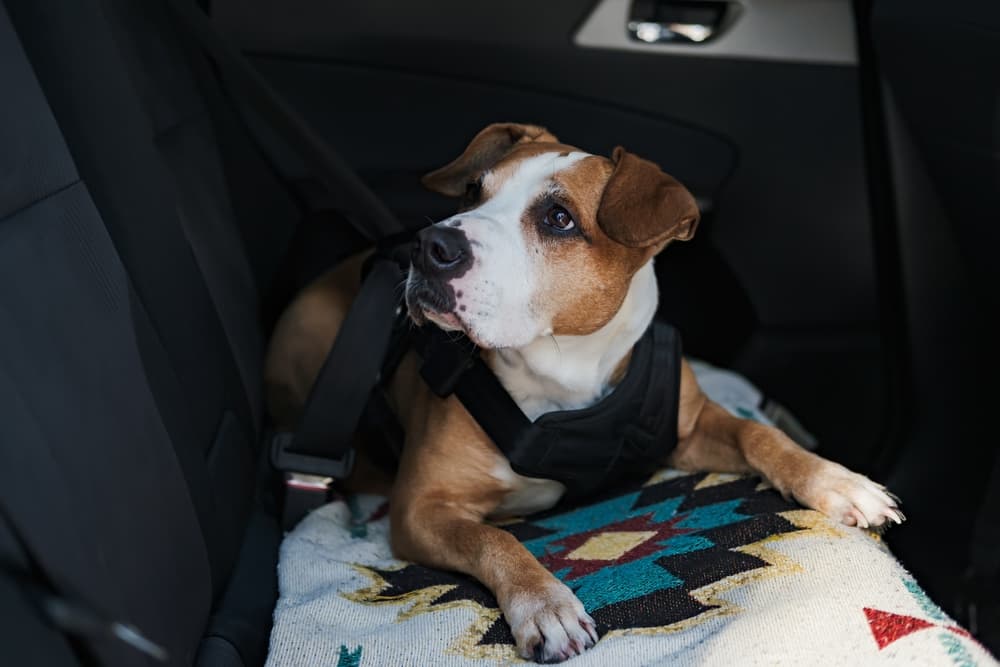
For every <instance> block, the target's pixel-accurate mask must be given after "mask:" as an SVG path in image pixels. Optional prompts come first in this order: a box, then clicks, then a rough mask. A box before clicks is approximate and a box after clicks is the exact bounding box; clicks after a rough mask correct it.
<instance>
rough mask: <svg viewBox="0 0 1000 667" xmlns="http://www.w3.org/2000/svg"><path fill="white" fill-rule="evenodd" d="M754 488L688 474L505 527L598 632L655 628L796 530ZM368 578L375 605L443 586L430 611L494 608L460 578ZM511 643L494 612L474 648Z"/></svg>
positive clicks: (420, 570)
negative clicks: (455, 606)
mask: <svg viewBox="0 0 1000 667" xmlns="http://www.w3.org/2000/svg"><path fill="white" fill-rule="evenodd" d="M758 484H759V480H757V479H752V478H733V477H727V476H719V475H688V476H683V477H680V478H674V479H666V480H663V481H656V482H652V483H649V484H647V485H644V486H641V487H638V488H636V487H634V486H633V487H632V488H630V489H629V488H626V489H618V490H617V494H615V492H614V491H611V492H609V493H608V494H607V495H605V496H603V497H599V498H596V499H595V500H594V502H593V504H590V505H587V506H585V507H572V508H566V507H558V508H556V509H554V510H551V511H549V512H547V513H544V514H539V515H535V516H532V517H530V518H528V519H526V520H523V521H517V522H514V523H510V524H507V525H504V526H503V528H504V530H507V531H508V532H510V533H511V534H513V535H514V536H515V537H517V538H518V540H520V541H521V542H523V543H524V545H525V547H526V548H527V549H528V550H529V551H530V552H531V553H532V554H533V555H534V556H535V557H536V558H538V560H539V562H541V563H542V565H544V566H545V567H546V568H547V569H548V570H549V571H550V572H552V573H553V574H555V575H556V576H557V577H559V578H560V579H561V580H562V581H563V582H565V583H566V585H567V586H569V587H570V589H572V590H573V592H574V593H576V595H577V597H579V598H580V601H581V602H583V605H584V607H586V609H587V611H588V613H590V615H591V616H593V617H594V619H595V621H596V622H597V626H598V631H599V633H600V634H602V635H603V634H605V633H607V632H610V631H613V630H619V629H622V630H627V629H637V628H662V627H667V626H671V625H674V624H677V623H682V622H686V621H689V620H691V619H695V618H697V617H701V616H703V615H704V614H706V613H707V612H710V611H712V610H713V609H714V608H716V607H717V606H718V605H719V604H721V603H719V602H718V601H712V600H708V599H703V598H701V597H700V596H698V595H693V594H692V593H693V592H694V591H697V590H699V589H701V588H703V587H705V586H708V585H711V584H713V583H715V582H719V581H722V580H725V579H727V578H729V577H732V576H734V575H740V574H746V573H749V572H754V571H760V570H763V569H768V568H770V567H772V564H771V563H770V562H768V561H767V560H766V559H765V558H761V557H759V556H758V555H755V553H753V552H750V551H745V550H743V547H745V546H746V545H750V544H754V543H757V542H759V541H761V540H764V539H769V538H772V539H773V538H775V537H777V536H780V535H788V534H791V533H797V532H799V531H801V530H803V528H802V527H801V526H799V525H796V524H795V523H793V522H792V521H790V520H789V519H788V518H786V517H784V516H782V513H783V512H787V511H789V510H794V509H797V507H796V505H795V504H794V503H790V502H788V501H786V500H785V499H783V498H782V497H781V496H780V495H778V494H777V493H775V492H774V491H772V490H765V489H762V488H759V487H758ZM369 572H371V574H372V576H373V577H374V578H376V579H377V580H378V582H380V583H378V584H377V585H376V586H375V587H373V589H372V593H373V594H374V595H376V596H377V598H378V600H381V601H388V600H392V599H405V598H406V597H408V596H410V595H413V594H415V593H417V592H418V591H421V590H428V589H431V588H433V587H440V588H439V590H442V591H446V592H444V593H443V594H441V595H439V596H437V597H435V598H434V599H433V601H431V602H429V603H428V606H427V609H433V608H435V607H438V606H441V607H443V606H445V605H448V604H451V603H454V602H456V601H459V600H467V601H470V602H475V603H477V604H479V605H481V606H482V607H483V608H486V609H495V608H496V600H495V599H494V598H493V596H492V594H490V592H489V591H488V590H487V589H486V588H485V587H483V586H482V584H480V583H479V582H477V581H474V580H472V579H470V578H469V577H466V576H464V575H459V574H455V573H450V572H443V571H438V570H434V569H431V568H425V567H422V566H419V565H413V564H409V565H406V566H405V567H403V568H401V569H390V570H381V569H370V570H369ZM360 599H364V596H363V595H362V596H361V597H360ZM512 643H513V637H512V636H511V634H510V629H509V627H508V626H507V624H506V622H504V621H503V620H502V618H500V617H499V616H498V617H496V620H495V621H491V622H490V624H489V627H488V628H487V629H486V631H485V632H484V633H483V634H482V635H481V637H480V638H479V640H478V644H479V645H480V646H486V645H497V644H507V645H509V644H512Z"/></svg>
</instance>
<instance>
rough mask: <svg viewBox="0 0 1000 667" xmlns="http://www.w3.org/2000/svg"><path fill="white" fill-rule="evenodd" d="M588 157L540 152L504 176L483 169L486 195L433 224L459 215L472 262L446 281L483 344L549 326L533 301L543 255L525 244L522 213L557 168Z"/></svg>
mask: <svg viewBox="0 0 1000 667" xmlns="http://www.w3.org/2000/svg"><path fill="white" fill-rule="evenodd" d="M587 156H588V154H587V153H582V152H574V153H570V154H569V155H559V154H556V153H544V154H542V155H536V156H533V157H530V158H527V159H525V160H523V161H522V162H520V163H519V164H518V165H517V168H516V169H515V170H514V172H513V173H512V174H510V175H509V176H508V177H507V178H506V179H503V180H501V177H500V176H499V175H497V174H491V173H487V174H486V175H485V176H484V178H483V190H484V191H487V192H489V193H491V196H490V198H489V199H487V200H486V201H485V202H483V204H482V205H480V206H478V207H476V208H474V209H471V210H469V211H466V212H464V213H460V214H458V215H456V216H453V217H452V218H449V219H448V220H444V221H442V222H440V223H438V224H441V225H449V226H454V224H455V221H456V220H460V221H461V228H462V230H463V231H464V232H465V235H466V237H467V238H468V240H469V244H470V245H471V247H472V254H473V257H474V261H473V265H472V267H471V268H470V269H469V270H468V271H467V272H466V273H465V274H464V275H462V276H460V277H457V278H454V279H452V280H451V281H450V284H451V287H452V289H454V290H455V294H456V303H457V307H458V313H457V315H458V317H459V318H460V319H461V320H462V322H463V324H464V325H465V328H466V329H467V330H468V332H469V333H470V335H471V336H472V337H473V338H474V339H475V340H476V341H477V342H478V343H480V344H481V345H483V346H484V347H489V348H501V347H502V348H508V347H521V346H523V345H527V344H528V343H530V342H531V341H533V340H535V339H536V338H538V337H539V336H543V335H545V330H546V328H548V327H550V326H551V323H550V322H547V321H546V320H545V318H546V317H547V314H545V313H540V312H539V311H538V308H537V305H536V303H535V298H536V294H537V292H538V287H539V285H538V280H539V276H540V275H541V266H540V263H541V262H542V261H544V259H543V255H541V254H539V253H537V252H535V251H534V250H533V249H532V248H530V247H529V245H528V242H527V239H526V238H525V234H524V229H523V228H522V226H521V218H522V216H523V214H524V212H525V210H526V209H527V208H528V207H529V206H530V205H531V204H532V202H533V201H534V200H535V199H536V198H537V197H538V196H539V195H540V194H542V193H543V192H544V191H545V190H546V189H547V188H548V187H550V185H551V184H552V177H553V176H554V175H555V174H556V173H557V172H559V171H562V170H564V169H566V168H568V167H571V166H573V165H574V164H576V163H577V162H579V161H580V160H582V159H583V158H585V157H587ZM459 294H460V295H459ZM463 308H464V309H463Z"/></svg>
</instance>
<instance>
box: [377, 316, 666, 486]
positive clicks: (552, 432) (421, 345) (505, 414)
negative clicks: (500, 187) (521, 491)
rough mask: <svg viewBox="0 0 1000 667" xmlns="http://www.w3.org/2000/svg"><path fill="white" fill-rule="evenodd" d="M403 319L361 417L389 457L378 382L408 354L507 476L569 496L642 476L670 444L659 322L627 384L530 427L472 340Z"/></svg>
mask: <svg viewBox="0 0 1000 667" xmlns="http://www.w3.org/2000/svg"><path fill="white" fill-rule="evenodd" d="M405 317H406V316H405V313H402V312H401V313H400V315H399V318H398V320H397V326H396V330H395V333H394V336H393V339H392V342H391V343H390V354H389V356H388V358H387V361H386V365H385V367H384V368H383V372H382V378H383V381H382V382H380V386H379V388H378V389H377V390H376V391H375V392H374V394H373V398H372V403H371V404H370V405H369V410H368V412H367V418H366V420H365V421H366V423H367V425H368V427H369V428H368V429H367V431H368V432H369V433H370V432H372V431H377V432H378V433H380V434H381V435H382V437H383V438H388V439H389V440H390V442H389V443H388V444H389V446H390V447H391V448H392V450H393V451H394V452H397V453H398V452H399V451H400V449H401V446H402V442H401V438H402V429H400V428H399V427H398V422H396V421H395V416H394V415H393V413H392V412H391V411H390V410H389V408H388V404H387V403H386V399H385V385H386V383H387V381H388V379H389V378H391V376H392V373H393V372H394V371H395V368H396V365H398V363H399V361H400V360H401V359H402V357H403V355H404V354H405V353H406V352H407V350H409V349H410V348H413V349H414V350H415V351H416V352H417V353H418V354H419V355H420V357H421V358H422V359H423V364H422V365H421V368H420V374H421V376H422V377H423V379H424V381H425V382H426V383H427V385H428V386H429V387H430V389H431V391H433V392H434V393H435V394H436V395H438V396H440V397H442V398H444V397H447V396H450V395H451V394H455V396H456V397H457V398H458V399H459V400H460V401H461V402H462V405H463V406H464V407H465V409H466V410H468V411H469V413H470V414H471V415H472V417H473V418H474V419H475V420H476V421H477V422H478V423H479V425H480V427H482V429H483V431H485V432H486V434H487V435H488V436H490V438H491V439H492V440H493V442H494V444H495V445H496V446H497V448H498V449H500V451H501V452H503V454H504V456H506V457H507V459H508V460H509V462H510V466H511V468H512V469H513V470H514V471H515V472H517V473H518V474H521V475H524V476H527V477H539V478H545V479H554V480H556V481H559V482H561V483H563V484H564V485H565V486H566V496H567V497H579V496H582V495H585V494H588V493H590V492H592V491H594V490H596V489H597V488H599V487H602V486H607V485H609V484H612V483H615V482H619V481H622V480H623V479H627V478H630V477H635V476H638V475H642V474H648V473H649V472H650V471H651V470H653V469H655V468H656V467H657V466H658V465H662V464H663V463H664V462H665V458H666V456H667V454H669V453H670V452H671V451H672V450H673V448H674V447H675V446H676V444H677V410H678V399H679V388H680V367H681V341H680V335H679V334H678V332H677V330H676V329H674V328H673V327H671V326H669V325H667V324H663V323H660V322H654V323H653V324H651V325H650V327H649V328H648V329H647V330H646V332H645V333H644V334H643V335H642V337H641V338H640V339H639V341H638V343H636V345H635V347H634V348H633V350H632V358H631V360H630V361H629V367H628V370H627V371H626V374H625V377H624V378H623V379H622V381H621V382H619V383H618V385H617V386H615V387H614V389H613V390H612V391H611V393H609V394H608V395H607V396H605V397H604V398H602V399H601V400H600V401H598V402H597V403H595V404H594V405H592V406H590V407H587V408H583V409H579V410H559V411H556V412H548V413H545V414H543V415H542V416H541V417H539V418H538V419H536V420H535V421H531V420H530V419H528V417H527V416H525V414H524V412H522V411H521V409H520V407H518V405H517V403H515V402H514V400H513V399H512V398H511V396H510V394H508V393H507V391H506V389H504V387H503V385H502V384H501V383H500V381H499V380H498V379H497V377H496V375H494V374H493V372H492V371H491V370H490V369H489V367H488V366H487V365H486V363H485V362H484V361H483V359H482V357H481V355H480V353H479V349H478V348H477V347H476V346H475V345H474V344H473V343H472V342H471V341H469V340H468V339H467V338H465V337H464V336H462V337H457V338H456V334H454V333H445V332H443V331H441V330H440V329H438V328H437V327H435V326H433V325H426V326H424V327H421V328H420V329H413V328H412V325H411V324H410V323H409V322H407V321H406V319H405ZM387 424H388V426H387Z"/></svg>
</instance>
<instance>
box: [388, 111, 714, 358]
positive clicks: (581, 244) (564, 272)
mask: <svg viewBox="0 0 1000 667" xmlns="http://www.w3.org/2000/svg"><path fill="white" fill-rule="evenodd" d="M423 183H424V185H425V186H427V187H428V188H430V189H431V190H434V191H436V192H440V193H442V194H445V195H449V196H452V197H461V198H462V204H461V208H460V211H459V213H458V214H456V215H454V216H452V217H450V218H448V219H446V220H442V221H441V222H439V223H437V224H434V225H431V226H430V227H427V228H426V229H424V230H422V231H421V232H420V234H419V235H418V242H417V244H416V246H415V248H414V250H413V256H412V259H413V263H412V267H411V269H410V275H409V278H408V279H407V283H406V303H407V307H408V308H409V311H410V316H411V317H412V318H413V319H414V320H415V321H416V322H418V323H423V322H424V321H425V320H431V321H432V322H434V323H435V324H437V325H438V326H440V327H442V328H443V329H445V330H459V331H464V332H465V333H466V334H467V335H468V336H469V337H470V338H471V339H472V340H473V341H475V342H476V343H477V344H479V345H480V346H482V347H485V348H504V347H522V346H524V345H527V344H528V343H530V342H531V341H533V340H535V339H536V338H538V337H540V336H546V335H549V334H556V335H560V334H563V335H585V334H589V333H592V332H594V331H596V330H598V329H599V328H601V327H602V326H603V325H604V324H606V323H607V322H608V321H609V320H610V319H611V318H612V317H614V315H615V313H616V312H617V311H618V309H619V308H620V306H621V304H622V301H623V300H624V299H625V295H626V293H627V292H628V289H629V285H630V283H631V280H632V276H633V275H634V274H635V272H636V271H637V270H638V269H639V268H641V267H642V266H643V265H644V264H645V263H646V262H648V261H649V260H650V259H651V258H652V257H653V256H654V255H655V254H656V253H658V252H659V251H660V250H661V249H663V247H664V246H665V245H666V244H667V243H669V242H670V241H673V240H687V239H689V238H691V237H692V236H693V235H694V231H695V228H696V227H697V224H698V208H697V206H696V205H695V201H694V198H693V197H692V196H691V194H690V193H689V192H688V191H687V189H685V188H684V186H682V185H681V184H680V183H678V182H677V181H676V180H674V179H673V178H671V177H670V176H668V175H667V174H665V173H663V172H662V171H661V170H660V169H659V167H657V166H656V165H655V164H653V163H651V162H648V161H646V160H643V159H641V158H638V157H636V156H635V155H632V154H631V153H628V152H626V151H625V150H624V149H623V148H621V147H618V148H616V149H615V150H614V152H613V154H612V156H611V158H610V159H608V158H606V157H602V156H597V155H590V154H588V153H585V152H583V151H581V150H579V149H577V148H573V147H572V146H566V145H563V144H560V143H559V141H558V139H556V137H555V136H553V135H552V134H550V133H549V132H548V131H547V130H545V129H544V128H541V127H537V126H533V125H518V124H513V123H498V124H494V125H490V126H489V127H487V128H486V129H484V130H483V131H482V132H480V133H479V134H477V135H476V137H475V138H474V139H473V140H472V142H471V143H470V144H469V146H468V147H467V148H466V149H465V152H463V153H462V154H461V155H460V156H459V157H458V158H457V159H455V160H454V161H453V162H451V163H450V164H448V165H446V166H444V167H442V168H441V169H438V170H437V171H434V172H431V173H429V174H427V175H426V176H424V178H423Z"/></svg>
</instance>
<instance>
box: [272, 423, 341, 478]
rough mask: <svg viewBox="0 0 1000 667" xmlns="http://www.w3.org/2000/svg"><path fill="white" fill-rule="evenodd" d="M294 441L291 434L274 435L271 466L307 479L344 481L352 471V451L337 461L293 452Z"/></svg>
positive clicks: (293, 435)
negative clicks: (321, 478) (323, 478)
mask: <svg viewBox="0 0 1000 667" xmlns="http://www.w3.org/2000/svg"><path fill="white" fill-rule="evenodd" d="M294 440H295V434H294V433H291V432H284V431H282V432H279V433H275V434H274V437H272V438H271V465H273V466H274V467H275V469H277V470H280V471H282V472H285V473H294V474H297V475H300V476H302V475H304V476H307V477H330V478H332V479H344V478H345V477H347V476H348V475H350V474H351V470H353V469H354V450H353V449H349V450H347V452H346V453H345V454H344V455H343V456H342V457H341V458H339V459H331V458H327V457H325V456H312V455H310V454H303V453H301V452H294V451H292V450H291V449H290V448H291V446H292V444H293V442H294Z"/></svg>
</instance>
